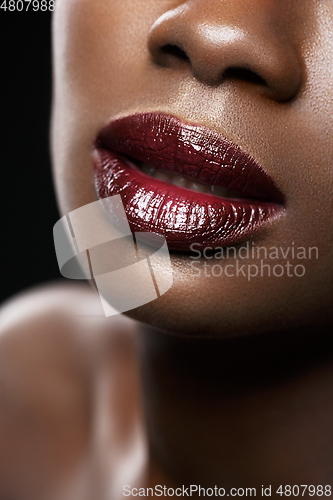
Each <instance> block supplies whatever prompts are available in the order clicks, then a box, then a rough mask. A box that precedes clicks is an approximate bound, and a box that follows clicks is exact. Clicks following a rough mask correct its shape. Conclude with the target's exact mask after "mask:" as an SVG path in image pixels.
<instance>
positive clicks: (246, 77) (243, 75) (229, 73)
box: [222, 67, 267, 85]
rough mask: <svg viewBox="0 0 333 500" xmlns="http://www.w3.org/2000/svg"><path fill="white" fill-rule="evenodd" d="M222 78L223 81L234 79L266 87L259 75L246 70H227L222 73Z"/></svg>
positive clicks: (235, 68) (236, 68)
mask: <svg viewBox="0 0 333 500" xmlns="http://www.w3.org/2000/svg"><path fill="white" fill-rule="evenodd" d="M222 77H223V78H224V79H236V80H242V81H243V82H249V83H255V84H258V85H267V83H266V82H265V80H264V79H263V78H262V77H261V76H260V75H258V74H257V73H256V72H255V71H252V70H251V69H248V68H238V67H232V68H228V69H226V70H225V71H224V72H223V75H222Z"/></svg>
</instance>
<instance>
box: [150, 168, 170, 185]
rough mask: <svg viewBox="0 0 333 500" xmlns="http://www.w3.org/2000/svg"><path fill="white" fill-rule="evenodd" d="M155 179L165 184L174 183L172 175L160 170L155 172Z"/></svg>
mask: <svg viewBox="0 0 333 500" xmlns="http://www.w3.org/2000/svg"><path fill="white" fill-rule="evenodd" d="M154 177H155V179H159V180H160V181H165V182H171V183H172V178H171V176H170V175H168V174H165V173H164V172H161V171H160V170H156V172H155V176H154Z"/></svg>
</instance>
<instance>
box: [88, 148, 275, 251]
mask: <svg viewBox="0 0 333 500" xmlns="http://www.w3.org/2000/svg"><path fill="white" fill-rule="evenodd" d="M93 161H94V169H95V185H96V190H97V194H98V196H99V198H100V199H102V198H107V197H109V196H114V195H116V194H120V195H121V198H122V201H123V204H124V207H125V212H126V216H127V219H128V221H129V225H130V228H131V231H132V232H141V231H143V232H152V233H158V234H162V235H163V236H165V238H166V240H167V242H168V247H169V249H170V250H178V251H184V250H185V251H186V250H187V251H188V250H190V249H191V245H192V244H195V245H196V246H195V249H197V250H203V249H204V248H206V247H212V248H216V247H220V246H228V245H229V246H230V245H233V244H236V243H239V242H241V241H242V240H244V239H245V238H246V237H248V236H249V235H251V234H253V233H254V232H256V231H258V230H260V229H261V228H263V227H264V226H265V225H267V223H269V222H270V221H272V220H273V219H274V218H276V217H278V216H279V215H281V214H282V212H283V211H284V209H283V207H282V206H281V205H278V204H275V203H269V202H266V201H260V200H250V199H249V200H246V199H239V200H237V199H228V198H222V197H218V196H214V195H209V194H205V193H199V192H196V191H192V190H189V189H185V188H181V187H178V186H174V185H173V184H169V183H166V182H163V181H161V180H158V179H155V178H153V177H150V176H148V175H147V174H145V173H144V172H142V171H141V170H140V169H138V168H137V167H136V166H135V165H134V164H131V163H130V162H129V161H128V160H126V159H125V158H124V157H123V156H122V155H120V154H116V153H113V152H112V151H110V150H108V149H102V148H96V149H95V150H94V154H93Z"/></svg>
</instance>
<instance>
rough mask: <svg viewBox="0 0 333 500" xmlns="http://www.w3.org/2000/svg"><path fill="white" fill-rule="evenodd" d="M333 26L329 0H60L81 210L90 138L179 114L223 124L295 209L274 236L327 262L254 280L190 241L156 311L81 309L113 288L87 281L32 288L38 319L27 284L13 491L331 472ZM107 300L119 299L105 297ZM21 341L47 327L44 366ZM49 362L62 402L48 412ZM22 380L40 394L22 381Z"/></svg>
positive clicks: (62, 104) (61, 93) (17, 341)
mask: <svg viewBox="0 0 333 500" xmlns="http://www.w3.org/2000/svg"><path fill="white" fill-rule="evenodd" d="M281 6H282V7H281ZM332 22H333V4H332V2H331V1H330V0H326V1H322V2H318V1H314V0H302V1H301V0H299V1H298V0H295V1H287V0H285V1H283V2H281V0H272V1H264V0H251V1H250V0H239V1H224V2H221V1H220V0H210V1H205V2H202V1H199V0H188V1H186V2H180V1H171V0H164V1H163V2H160V1H158V2H157V1H156V0H133V1H132V0H126V1H124V0H122V1H118V0H113V1H109V2H105V1H102V0H94V1H92V0H71V1H65V0H58V5H57V12H56V14H55V19H54V68H55V94H54V108H53V122H52V149H53V161H54V174H55V183H56V188H57V194H58V199H59V205H60V209H61V211H62V213H63V214H65V213H68V212H70V211H72V210H74V209H75V208H77V207H80V206H83V205H85V204H88V203H90V202H93V201H95V200H96V199H97V195H96V192H95V189H94V184H93V174H92V166H91V155H90V153H91V148H92V144H93V141H94V140H95V138H96V134H97V133H98V131H99V130H100V128H101V127H102V126H103V125H105V123H107V121H108V120H110V119H111V118H115V117H117V116H125V115H127V114H130V113H133V112H137V111H156V110H161V111H163V112H166V113H171V114H173V115H175V116H178V117H180V118H181V119H183V120H185V121H187V122H190V123H191V122H194V123H202V124H204V125H206V126H208V127H210V128H211V129H213V130H216V131H217V132H219V133H221V134H223V135H225V136H226V137H227V138H228V139H230V140H232V141H233V142H235V143H236V144H238V145H239V146H241V147H242V148H243V149H244V150H245V151H247V152H248V153H250V154H252V155H253V156H254V157H255V158H256V159H257V160H258V161H260V163H261V164H263V165H264V167H265V169H266V171H267V172H268V173H269V175H271V176H272V177H273V179H274V180H275V182H276V184H277V185H278V186H279V188H280V189H281V190H282V192H283V193H284V195H285V196H286V199H287V209H286V215H285V216H284V217H282V218H281V219H279V220H278V221H274V222H273V223H272V224H270V225H269V226H268V227H267V228H266V229H265V230H264V231H262V232H261V233H260V234H259V235H258V236H256V237H255V238H254V241H255V242H256V243H257V244H259V243H260V244H261V245H265V246H267V247H272V246H283V247H285V248H286V247H290V246H291V245H292V243H294V244H295V245H296V246H303V247H306V248H307V247H309V246H314V245H316V246H317V247H318V248H319V256H320V258H319V259H314V260H311V261H309V262H307V263H306V269H307V272H306V274H305V276H304V277H303V278H300V279H291V278H287V277H283V278H279V279H278V278H276V279H275V278H271V279H268V278H267V279H266V278H260V279H257V280H253V281H251V282H248V281H247V280H246V279H245V278H244V279H242V278H237V279H227V278H225V277H224V276H223V277H220V278H213V277H210V278H205V277H201V278H200V279H199V278H198V277H196V276H194V275H193V273H191V270H190V267H189V261H188V257H186V256H184V255H178V254H174V255H173V256H172V263H173V267H174V286H173V287H172V289H171V290H170V291H169V292H167V293H166V294H165V295H164V296H163V297H161V298H160V299H158V300H156V301H154V302H152V303H150V304H148V305H146V306H144V307H142V308H140V309H138V310H134V311H131V312H129V313H128V315H130V316H131V317H132V318H133V319H136V320H140V321H141V322H142V323H138V322H134V321H132V320H131V319H128V318H125V317H122V318H118V319H116V320H114V319H108V320H106V319H105V320H103V318H101V319H95V320H85V321H83V320H82V319H81V320H80V319H78V318H76V319H73V314H74V316H77V315H80V314H81V313H82V310H84V308H85V305H86V304H88V303H89V304H94V303H95V301H96V300H97V299H98V297H96V294H95V293H94V292H93V291H88V290H87V289H82V290H81V289H80V288H76V287H69V288H68V289H67V291H65V290H63V289H58V290H49V291H48V292H47V294H46V293H45V292H42V293H37V294H35V295H34V296H31V297H30V300H32V301H33V303H34V304H37V305H36V312H35V313H34V314H32V317H31V316H29V318H30V319H28V318H27V316H26V315H27V313H26V312H25V311H24V303H26V301H27V300H28V299H29V298H28V297H23V298H22V299H19V300H17V301H16V302H14V303H13V304H12V305H11V306H7V309H4V311H3V317H6V315H8V314H9V313H8V311H10V307H11V308H12V309H11V310H12V313H11V316H12V318H13V319H12V320H11V321H12V323H8V322H7V323H6V322H4V323H3V325H4V326H3V327H2V331H3V332H4V334H3V336H2V337H1V341H2V346H3V347H2V352H3V353H5V354H4V359H7V360H8V359H10V360H11V361H12V362H11V366H14V367H15V370H14V372H13V375H11V377H14V374H15V373H18V374H21V377H19V381H15V379H14V378H13V383H12V385H9V386H8V383H9V382H8V380H11V378H10V377H8V376H4V377H2V385H3V391H2V392H3V394H12V396H11V397H10V398H8V397H7V399H4V401H5V403H4V407H6V408H8V410H6V411H7V412H8V413H9V414H10V415H14V416H15V418H13V416H12V417H11V418H10V419H7V421H5V423H4V424H2V429H5V431H2V435H1V436H2V439H3V440H4V448H3V449H7V450H9V449H11V448H13V447H12V443H13V442H14V441H13V440H14V438H15V436H17V435H20V436H22V438H21V439H20V440H19V444H17V446H16V447H15V448H14V449H15V450H16V451H15V453H17V454H19V455H20V454H21V455H22V456H21V455H20V457H21V458H20V459H18V458H17V456H16V455H15V456H14V458H13V459H12V461H9V462H8V463H9V465H8V470H6V473H5V474H3V478H1V480H2V484H3V485H4V486H2V488H3V490H4V491H5V492H6V494H7V495H8V496H9V495H10V494H12V497H13V498H14V499H16V498H18V499H21V498H22V491H24V492H25V493H24V495H25V496H24V498H25V499H27V498H34V500H38V498H43V499H44V498H49V497H50V498H51V493H50V492H52V494H53V495H55V491H56V490H57V489H59V490H60V488H62V490H61V491H60V493H57V494H58V498H61V500H65V499H67V498H70V499H71V500H73V499H75V498H78V499H80V500H83V499H85V498H87V499H91V498H94V500H97V499H99V498H100V499H103V500H104V499H107V498H112V499H114V500H117V499H118V498H119V499H120V498H123V496H122V488H123V486H124V485H125V484H128V485H131V487H136V486H147V485H152V486H154V485H155V484H162V485H164V484H165V485H170V486H178V485H182V484H185V485H187V484H201V485H202V486H203V487H210V486H213V487H214V486H215V484H216V485H218V486H221V487H224V488H226V489H229V488H232V487H236V488H237V487H245V488H246V487H256V488H257V496H260V491H261V485H265V486H268V485H272V491H273V495H272V497H273V498H274V497H276V498H279V496H277V495H274V491H275V490H276V488H277V487H278V486H279V485H281V484H282V485H287V484H289V485H294V484H296V485H297V484H298V485H301V484H308V485H309V484H313V485H318V484H322V485H326V484H332V480H333V467H332V463H333V456H332V455H333V446H332V440H333V435H332V424H331V422H332V420H333V407H332V398H331V394H332V389H333V372H332V369H333V366H332V350H331V348H330V343H329V341H330V336H331V330H332V307H331V305H332V299H331V296H332V295H331V292H332V275H333V272H332V258H331V257H332V250H331V248H332V240H333V235H332V228H331V220H332V215H333V214H332V210H333V209H332V202H331V199H332V188H331V186H332V176H333V171H332V151H333V140H332V134H331V130H332V128H333V113H332V105H331V101H332V99H331V98H332V97H333V88H332V78H331V74H332V68H333V60H332V55H331V54H332V49H333V41H332V35H331V26H332ZM168 44H169V45H170V44H172V45H176V46H177V47H178V48H179V49H181V51H182V54H184V53H185V54H186V57H184V55H182V56H180V54H181V53H180V52H179V51H178V52H177V53H176V54H175V53H173V54H171V53H170V51H169V52H168V51H165V50H162V48H163V47H165V45H168ZM259 49H260V50H259ZM234 67H237V68H240V67H247V68H249V69H250V70H251V71H252V73H253V74H256V75H258V76H259V77H260V79H261V80H258V79H257V80H254V81H253V80H251V81H248V80H247V79H246V78H244V75H242V74H241V73H239V72H238V73H237V74H236V75H235V73H232V72H230V68H234ZM263 82H264V83H263ZM202 264H203V263H202ZM43 294H44V295H45V296H48V297H49V301H48V302H47V303H46V304H45V305H44V306H43V307H44V309H43V310H44V311H45V314H43V315H42V316H43V317H41V315H40V310H41V308H40V307H38V303H39V301H40V300H41V297H42V296H43ZM64 297H65V298H64ZM92 307H93V308H94V307H96V308H97V309H96V310H97V311H98V313H99V314H100V313H101V312H100V305H99V306H98V300H97V302H96V306H94V305H93V306H92ZM98 307H99V309H98ZM8 308H9V309H8ZM80 311H81V313H80ZM69 313H70V314H69ZM49 324H52V325H54V326H53V328H52V329H51V330H52V331H49V327H47V325H49ZM29 325H30V326H29ZM53 330H54V331H53ZM45 331H48V335H45ZM15 332H18V333H17V334H16V336H15ZM59 332H62V333H61V334H59ZM9 334H11V335H9ZM23 338H30V339H33V338H36V341H35V343H34V342H32V341H31V342H29V345H31V346H32V348H31V353H32V358H29V359H30V361H29V359H28V361H27V364H26V365H25V364H24V363H23V362H21V358H20V354H19V353H20V345H22V342H23V340H22V339H23ZM38 346H39V347H38ZM56 346H57V347H56ZM51 347H52V348H51ZM57 349H58V350H59V356H58V357H57V355H56V352H57ZM60 353H61V354H60ZM45 359H47V360H48V363H46V364H45V363H44V362H43V360H45ZM64 359H66V360H67V361H64ZM52 360H53V362H52ZM29 362H30V363H31V364H30V365H29ZM53 366H54V369H51V367H53ZM32 367H35V372H34V370H32ZM31 373H38V374H40V375H37V379H38V380H39V378H42V379H43V380H45V385H44V386H43V384H42V386H43V387H44V389H43V390H44V391H45V393H48V392H49V391H50V387H52V385H51V382H52V383H53V384H54V388H55V389H56V388H57V390H58V391H59V392H58V393H57V394H58V399H57V398H56V397H52V398H49V399H47V398H41V403H40V405H39V406H38V405H37V407H35V406H34V405H35V404H36V398H37V396H34V391H36V390H35V389H34V388H35V387H38V386H37V385H36V379H34V378H32V379H30V378H29V377H30V376H31ZM48 374H50V375H48ZM28 375H29V377H28ZM21 380H27V381H30V383H27V386H28V387H29V388H30V389H29V390H27V391H26V394H27V397H26V400H25V401H26V403H25V406H23V408H22V407H20V406H19V405H18V403H17V402H15V398H14V396H13V395H15V394H19V393H20V392H19V389H18V388H19V387H20V384H21V383H22V382H21ZM64 380H65V383H64ZM6 384H7V385H6ZM15 384H18V385H15ZM11 387H14V389H13V388H11ZM16 387H17V389H16ZM68 387H70V388H71V390H72V391H73V392H72V394H71V395H68V392H66V388H68ZM55 389H54V391H55ZM41 390H42V389H39V391H41ZM54 391H52V394H53V393H54ZM41 393H42V392H38V391H37V395H38V394H41ZM43 394H44V393H43ZM38 397H40V396H38ZM37 399H38V398H37ZM19 401H21V399H20V398H19ZM108 403H110V404H108ZM34 408H37V410H34ZM59 408H69V409H68V413H67V412H66V411H65V410H64V413H61V414H59V413H57V411H58V409H59ZM31 409H32V410H31ZM31 414H32V415H33V417H31V421H32V422H36V424H35V428H36V429H37V430H36V439H35V440H34V443H39V446H40V448H39V451H38V452H37V453H36V452H35V450H34V448H33V446H32V443H31V442H30V441H29V439H28V438H27V436H30V435H31V431H30V429H29V427H27V424H26V422H27V416H28V415H31ZM39 415H45V418H44V417H43V418H41V417H39ZM23 417H24V418H23ZM39 418H40V419H41V420H42V421H44V422H46V424H45V428H44V431H42V430H41V425H40V424H39V420H38V419H39ZM18 419H21V420H18ZM34 419H35V420H34ZM15 422H19V423H18V424H17V423H15ZM52 422H53V424H52ZM6 425H7V427H6ZM52 425H55V426H56V429H57V431H54V430H53V429H54V427H53V428H52ZM15 426H16V427H15ZM97 431H98V432H97ZM55 436H57V437H55ZM148 450H149V452H148ZM65 458H66V459H67V462H66V460H65ZM84 458H85V459H87V460H88V461H87V462H84V464H83V465H82V459H84ZM27 464H28V465H27ZM42 466H43V467H44V472H43V474H42V475H40V474H37V475H36V470H38V471H39V470H40V468H41V467H42ZM27 470H28V471H29V473H27V472H26V471H27ZM41 476H42V479H43V480H42V481H41ZM18 477H19V478H20V481H19V482H18V481H17V478H18ZM18 483H19V484H18ZM29 494H30V497H29V496H28V495H29ZM15 495H16V496H15ZM38 495H39V496H38ZM66 495H67V496H66ZM305 496H306V495H305Z"/></svg>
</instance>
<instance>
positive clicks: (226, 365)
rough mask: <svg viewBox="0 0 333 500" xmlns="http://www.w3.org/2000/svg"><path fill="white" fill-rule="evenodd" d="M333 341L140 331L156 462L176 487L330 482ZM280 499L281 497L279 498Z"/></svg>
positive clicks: (147, 411) (146, 403)
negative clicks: (199, 336)
mask: <svg viewBox="0 0 333 500" xmlns="http://www.w3.org/2000/svg"><path fill="white" fill-rule="evenodd" d="M329 340H330V339H329V336H328V335H326V334H324V333H323V334H322V335H320V336H319V335H318V334H316V337H315V336H312V335H311V334H310V333H305V332H303V334H301V333H295V332H294V333H292V334H288V335H287V334H286V335H284V336H282V335H280V336H277V335H266V336H257V337H255V336H253V337H243V338H237V339H221V340H209V339H187V338H178V337H174V336H171V335H167V334H164V333H162V332H160V331H157V330H155V329H153V328H145V329H144V330H142V332H141V333H140V340H139V346H140V357H141V372H142V383H143V398H144V408H145V416H146V424H147V429H148V436H149V443H150V452H151V458H152V462H153V463H154V464H155V465H156V466H157V467H158V468H159V470H160V471H163V473H164V474H165V477H167V478H169V482H170V484H187V485H190V484H200V485H201V486H203V487H214V486H215V485H217V486H219V487H224V488H232V487H256V488H257V496H260V492H261V485H264V486H265V485H272V491H274V488H276V489H277V488H278V487H279V485H281V484H282V485H288V484H289V485H294V484H298V485H301V484H312V485H318V484H324V485H325V484H330V483H329V481H330V480H332V465H331V464H332V463H333V452H332V450H329V449H328V443H329V442H332V438H333V431H332V425H331V423H332V420H333V406H332V397H331V395H332V389H333V362H332V358H333V356H332V350H331V349H329V347H328V346H329ZM273 497H274V494H273Z"/></svg>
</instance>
